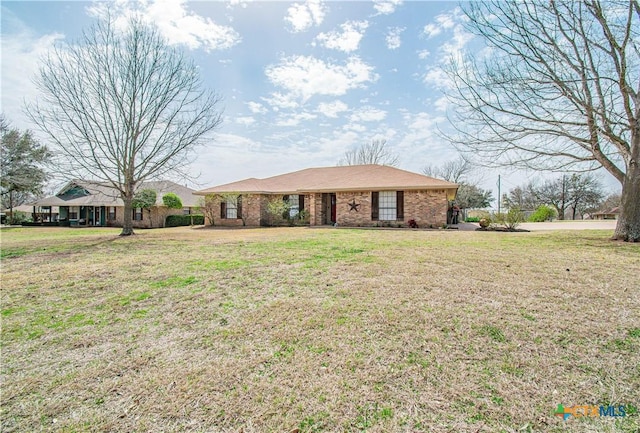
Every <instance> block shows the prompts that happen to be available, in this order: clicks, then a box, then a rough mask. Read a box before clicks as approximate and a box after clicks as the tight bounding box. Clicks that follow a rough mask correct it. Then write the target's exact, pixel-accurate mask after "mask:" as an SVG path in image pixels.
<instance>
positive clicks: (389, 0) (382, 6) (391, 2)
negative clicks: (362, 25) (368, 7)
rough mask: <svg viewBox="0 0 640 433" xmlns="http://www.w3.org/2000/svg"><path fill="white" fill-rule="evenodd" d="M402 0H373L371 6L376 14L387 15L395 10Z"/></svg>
mask: <svg viewBox="0 0 640 433" xmlns="http://www.w3.org/2000/svg"><path fill="white" fill-rule="evenodd" d="M401 4H402V0H373V7H374V9H375V10H376V11H377V12H378V14H382V15H389V14H392V13H394V12H395V11H396V8H397V7H398V6H400V5H401Z"/></svg>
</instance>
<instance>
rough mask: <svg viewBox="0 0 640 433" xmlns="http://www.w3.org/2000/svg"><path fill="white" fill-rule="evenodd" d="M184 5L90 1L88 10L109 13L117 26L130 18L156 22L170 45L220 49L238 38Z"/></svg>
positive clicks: (176, 0) (177, 1)
mask: <svg viewBox="0 0 640 433" xmlns="http://www.w3.org/2000/svg"><path fill="white" fill-rule="evenodd" d="M187 5H188V3H187V1H186V0H155V1H154V0H152V1H147V2H134V1H129V0H117V1H115V2H96V3H93V4H92V6H90V7H89V8H88V12H89V14H90V15H93V16H95V17H101V18H103V17H105V16H106V15H107V14H108V13H111V14H112V15H113V16H115V22H116V25H117V26H119V27H121V28H124V27H126V25H127V22H128V20H129V18H131V17H134V16H135V17H138V18H142V19H143V20H145V21H146V22H148V23H150V24H154V25H156V26H157V27H158V29H159V30H160V33H161V34H162V35H163V36H164V37H165V38H166V39H167V41H168V42H169V43H170V44H173V45H184V46H186V47H188V48H189V49H192V50H194V49H198V48H203V49H205V50H207V51H210V50H223V49H228V48H231V47H233V46H234V45H236V44H238V43H239V42H240V41H241V38H240V35H239V34H238V33H237V32H236V31H235V30H234V29H233V28H232V27H229V26H224V25H219V24H216V23H214V22H213V21H212V20H211V19H210V18H207V17H203V16H200V15H198V14H196V13H194V12H192V11H190V10H188V8H187Z"/></svg>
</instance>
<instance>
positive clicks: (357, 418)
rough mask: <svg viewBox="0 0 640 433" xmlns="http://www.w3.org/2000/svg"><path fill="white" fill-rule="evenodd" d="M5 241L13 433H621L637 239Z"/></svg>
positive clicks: (163, 236)
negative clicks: (610, 407)
mask: <svg viewBox="0 0 640 433" xmlns="http://www.w3.org/2000/svg"><path fill="white" fill-rule="evenodd" d="M117 233H118V232H117V230H107V229H103V230H69V229H17V230H11V231H6V230H3V231H2V255H3V260H2V396H1V404H2V416H1V418H2V421H1V430H2V431H4V432H13V431H64V432H83V431H92V432H93V431H105V432H106V431H149V432H160V431H164V432H169V431H171V432H173V431H198V432H200V431H203V432H227V431H229V432H231V431H234V432H237V431H244V432H253V431H256V432H268V431H274V432H275V431H278V432H282V431H284V432H290V431H295V430H296V429H299V431H310V432H315V431H327V432H332V431H363V430H366V431H371V432H383V431H384V432H389V431H407V432H408V431H425V432H427V431H428V432H499V431H504V432H516V431H550V432H556V431H557V432H561V431H562V432H564V431H569V432H585V431H586V432H618V431H620V432H634V431H638V429H639V428H640V422H639V418H638V415H637V414H633V415H631V416H627V417H625V418H619V419H615V420H614V419H609V418H594V419H586V418H583V419H575V418H574V419H569V420H568V421H563V420H561V419H559V418H558V417H555V416H553V411H554V409H555V408H556V406H557V405H558V404H559V403H562V404H564V405H565V406H570V405H577V404H595V405H601V404H626V405H635V406H638V405H640V391H639V390H640V355H639V353H640V291H639V290H638V273H639V270H640V246H638V245H629V244H621V243H615V242H611V241H609V240H608V239H607V236H608V235H609V233H606V232H587V231H585V232H558V233H542V234H540V233H538V234H536V233H517V234H505V233H475V232H467V233H458V232H451V231H405V230H398V231H393V230H390V231H377V230H344V229H338V230H336V229H306V228H286V229H247V230H212V229H187V228H178V229H165V230H151V231H142V232H139V234H138V235H137V236H135V237H131V238H118V237H117V236H116V235H117Z"/></svg>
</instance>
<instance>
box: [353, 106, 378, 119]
mask: <svg viewBox="0 0 640 433" xmlns="http://www.w3.org/2000/svg"><path fill="white" fill-rule="evenodd" d="M385 117H387V112H386V111H384V110H379V109H377V108H374V107H362V108H360V109H359V110H357V111H355V112H354V113H353V114H352V115H351V116H350V117H349V119H350V120H351V121H352V122H380V121H381V120H383V119H384V118H385Z"/></svg>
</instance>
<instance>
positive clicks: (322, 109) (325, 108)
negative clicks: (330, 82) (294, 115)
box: [316, 100, 349, 119]
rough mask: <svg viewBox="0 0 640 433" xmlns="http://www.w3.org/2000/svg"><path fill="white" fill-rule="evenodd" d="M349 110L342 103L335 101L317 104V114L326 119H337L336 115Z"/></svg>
mask: <svg viewBox="0 0 640 433" xmlns="http://www.w3.org/2000/svg"><path fill="white" fill-rule="evenodd" d="M347 110H349V106H348V105H347V104H345V103H344V102H342V101H339V100H335V101H333V102H321V103H320V104H318V109H317V110H316V111H317V112H318V113H322V114H324V115H325V116H327V117H331V118H333V119H335V118H337V117H338V114H340V113H343V112H345V111H347Z"/></svg>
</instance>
